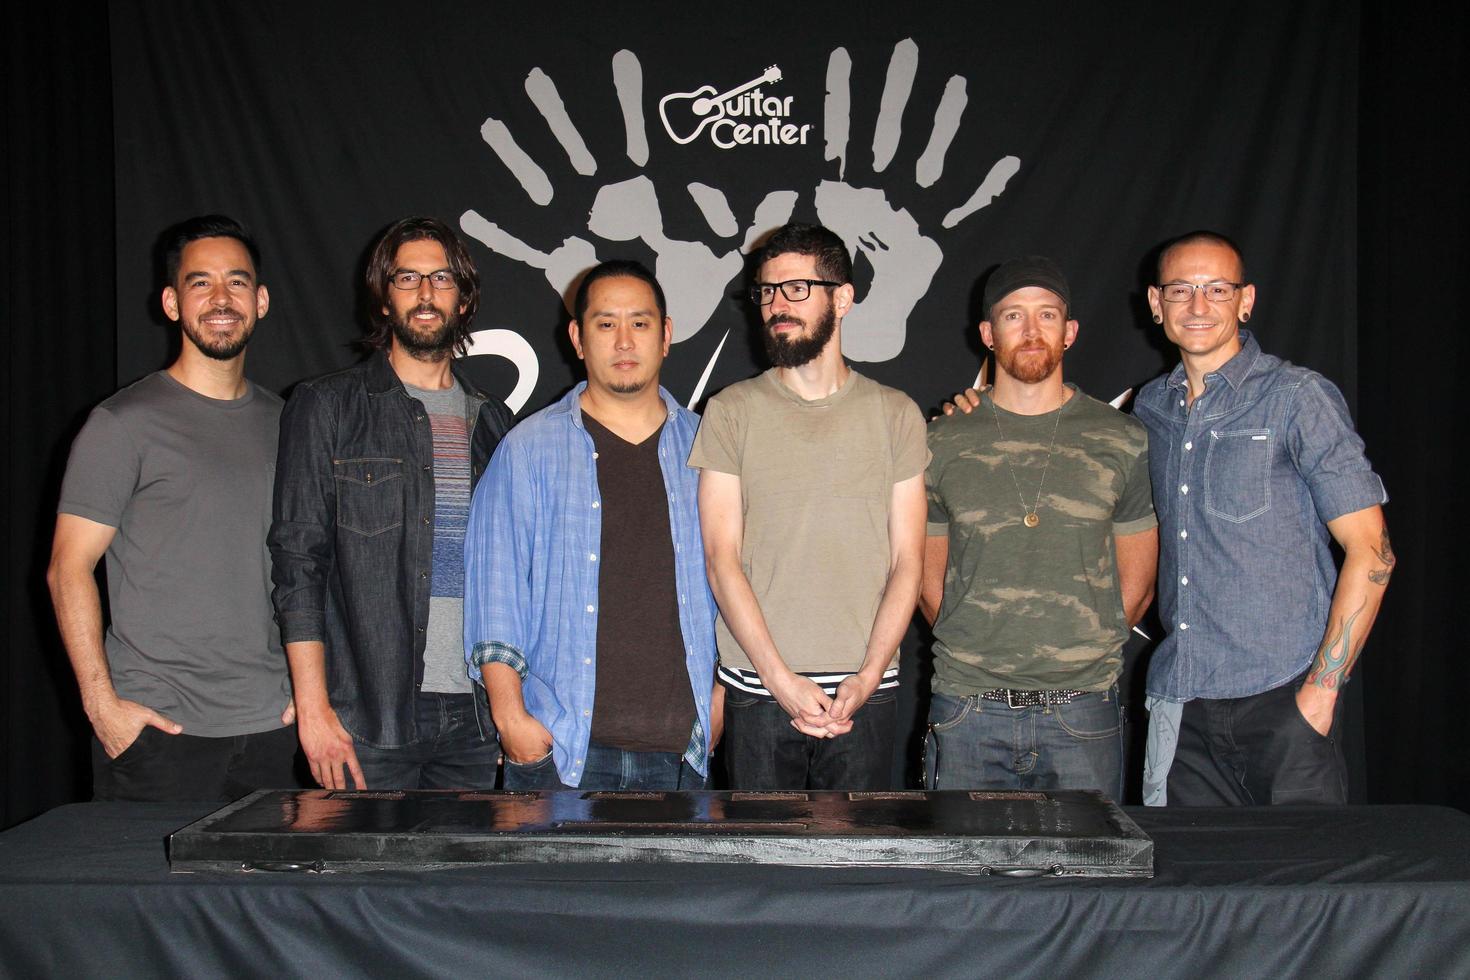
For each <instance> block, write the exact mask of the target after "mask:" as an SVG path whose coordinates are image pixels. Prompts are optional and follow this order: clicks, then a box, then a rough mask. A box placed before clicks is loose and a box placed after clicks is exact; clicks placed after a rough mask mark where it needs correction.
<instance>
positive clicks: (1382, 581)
mask: <svg viewBox="0 0 1470 980" xmlns="http://www.w3.org/2000/svg"><path fill="white" fill-rule="evenodd" d="M1373 557H1374V558H1376V559H1378V560H1379V561H1380V562H1382V563H1383V567H1382V568H1372V569H1369V570H1368V581H1370V582H1372V583H1373V584H1374V585H1387V584H1388V577H1389V576H1390V575H1392V574H1393V566H1394V562H1395V561H1397V560H1398V559H1396V558H1395V557H1394V555H1393V547H1392V546H1391V545H1389V543H1388V528H1384V529H1383V535H1382V536H1381V537H1380V538H1379V539H1378V547H1377V548H1374V549H1373Z"/></svg>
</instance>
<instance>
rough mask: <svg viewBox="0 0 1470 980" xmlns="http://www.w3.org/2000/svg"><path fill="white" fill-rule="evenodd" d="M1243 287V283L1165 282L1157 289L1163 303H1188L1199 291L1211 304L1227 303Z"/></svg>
mask: <svg viewBox="0 0 1470 980" xmlns="http://www.w3.org/2000/svg"><path fill="white" fill-rule="evenodd" d="M1244 285H1245V283H1243V282H1202V283H1192V282H1166V283H1164V284H1163V285H1162V286H1160V287H1159V296H1160V297H1162V298H1163V300H1164V302H1165V303H1188V302H1189V301H1191V300H1192V299H1194V291H1195V290H1196V289H1200V290H1203V291H1204V294H1205V299H1207V300H1209V301H1210V302H1211V303H1227V302H1229V301H1230V300H1232V299H1234V298H1235V291H1236V290H1237V289H1239V288H1240V287H1241V286H1244Z"/></svg>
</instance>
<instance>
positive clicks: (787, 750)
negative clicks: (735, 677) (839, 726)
mask: <svg viewBox="0 0 1470 980" xmlns="http://www.w3.org/2000/svg"><path fill="white" fill-rule="evenodd" d="M895 726H896V709H895V705H894V695H893V691H892V690H887V691H879V692H877V693H875V694H874V695H873V696H872V697H871V698H869V699H868V703H867V704H865V705H863V706H862V707H861V708H859V709H858V710H857V712H856V713H855V714H854V715H853V716H852V731H850V732H848V733H847V734H846V735H838V736H836V737H835V738H814V737H812V736H811V735H803V734H802V733H801V732H799V731H797V730H796V729H795V728H792V727H791V716H790V715H788V714H787V713H786V711H785V709H784V708H782V707H781V706H780V705H779V704H777V703H776V702H775V701H767V700H764V699H761V698H754V697H751V696H750V695H747V694H743V693H740V692H738V691H733V690H731V691H727V692H726V695H725V739H724V741H723V742H721V743H720V748H721V750H722V752H723V754H724V756H725V771H726V772H727V773H728V774H729V777H730V788H731V789H743V790H800V789H819V790H880V789H890V788H891V785H890V784H891V783H892V782H893V736H894V729H895Z"/></svg>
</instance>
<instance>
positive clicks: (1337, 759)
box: [1134, 231, 1394, 806]
mask: <svg viewBox="0 0 1470 980" xmlns="http://www.w3.org/2000/svg"><path fill="white" fill-rule="evenodd" d="M1255 299H1256V289H1255V286H1253V285H1250V284H1249V283H1248V282H1247V281H1246V276H1245V267H1244V260H1243V258H1242V256H1241V253H1240V249H1239V248H1238V247H1236V246H1235V244H1234V243H1233V242H1231V241H1230V240H1229V239H1228V238H1226V237H1224V236H1223V235H1219V234H1217V233H1214V232H1208V231H1202V232H1192V233H1190V234H1188V235H1184V236H1182V237H1180V238H1178V239H1175V240H1174V241H1173V242H1171V243H1170V244H1169V245H1168V246H1166V247H1165V248H1164V250H1163V251H1162V253H1161V254H1160V257H1159V267H1158V285H1155V286H1150V287H1149V289H1148V300H1149V306H1150V308H1151V309H1152V311H1153V318H1154V322H1156V323H1160V324H1162V325H1163V327H1164V332H1165V334H1167V336H1168V338H1169V340H1170V341H1172V342H1173V343H1174V345H1175V346H1177V347H1178V348H1179V354H1180V360H1181V363H1180V365H1179V366H1178V367H1177V368H1175V369H1174V370H1173V371H1172V372H1171V373H1169V374H1168V375H1166V376H1163V377H1159V378H1155V379H1154V380H1153V381H1151V382H1149V383H1148V384H1147V385H1145V386H1144V388H1143V390H1142V391H1140V392H1139V395H1138V399H1137V401H1136V403H1135V405H1134V414H1135V415H1136V416H1137V417H1138V418H1139V419H1140V420H1141V421H1142V422H1143V423H1144V424H1145V425H1147V426H1148V430H1149V468H1150V471H1151V476H1152V478H1153V487H1154V507H1155V509H1156V510H1157V512H1158V518H1159V529H1160V535H1159V539H1160V555H1159V586H1158V594H1159V603H1160V614H1161V617H1162V619H1163V621H1164V625H1165V628H1166V629H1167V630H1168V635H1167V636H1166V637H1165V638H1164V640H1163V642H1162V643H1160V645H1159V647H1158V649H1157V650H1156V651H1155V652H1154V655H1153V659H1152V661H1151V663H1150V664H1149V672H1148V693H1149V712H1150V724H1149V739H1148V758H1147V761H1146V764H1145V773H1144V802H1145V803H1152V804H1156V805H1157V804H1162V803H1164V802H1166V798H1167V802H1168V803H1169V804H1171V805H1185V806H1189V805H1252V804H1268V803H1269V804H1285V803H1343V802H1346V796H1347V790H1346V767H1345V765H1344V762H1343V758H1342V751H1341V747H1340V745H1339V739H1338V733H1339V729H1340V723H1341V699H1340V698H1339V694H1340V693H1341V690H1342V687H1343V685H1344V684H1345V683H1346V682H1347V678H1348V674H1349V672H1350V671H1351V670H1352V667H1353V663H1354V661H1355V660H1356V659H1357V656H1358V654H1359V652H1360V651H1361V650H1362V646H1363V641H1364V640H1365V639H1366V638H1367V635H1368V630H1369V628H1370V627H1371V626H1372V625H1373V619H1374V617H1375V616H1376V615H1377V613H1378V607H1379V604H1380V603H1381V602H1382V601H1383V592H1384V589H1385V588H1386V587H1387V585H1388V579H1389V576H1390V574H1391V573H1392V571H1393V567H1394V555H1393V551H1392V549H1391V548H1390V546H1389V539H1388V530H1387V528H1386V527H1385V525H1384V519H1383V510H1382V507H1381V504H1383V503H1384V502H1386V500H1387V496H1386V494H1385V493H1384V490H1383V484H1382V481H1381V480H1379V478H1378V476H1377V474H1375V473H1374V472H1373V470H1372V469H1371V467H1370V466H1369V463H1368V460H1367V458H1366V457H1365V456H1364V454H1363V441H1362V440H1361V439H1360V438H1359V437H1358V435H1357V433H1356V432H1355V431H1354V429H1353V424H1352V420H1351V419H1350V418H1349V416H1348V411H1347V405H1346V403H1345V402H1344V401H1343V398H1342V395H1341V393H1340V392H1339V391H1338V390H1337V388H1336V387H1335V386H1334V385H1333V384H1332V383H1331V382H1330V381H1328V380H1327V379H1326V378H1324V377H1322V376H1321V375H1319V374H1317V373H1316V372H1314V371H1311V370H1308V369H1306V368H1302V367H1297V366H1295V365H1293V364H1291V363H1289V362H1287V361H1283V360H1281V359H1280V358H1277V357H1272V356H1271V355H1269V354H1265V353H1263V352H1262V351H1261V348H1260V346H1259V344H1257V342H1256V340H1255V338H1254V337H1253V336H1252V335H1251V333H1250V331H1248V330H1245V329H1243V328H1242V326H1241V325H1242V324H1244V323H1245V322H1246V321H1248V320H1249V319H1250V317H1251V310H1252V308H1253V307H1254V305H1255ZM1329 535H1330V536H1331V538H1332V539H1333V540H1335V541H1336V542H1337V543H1338V544H1339V545H1340V546H1341V547H1342V549H1343V552H1344V555H1345V557H1344V560H1343V564H1342V569H1341V573H1340V574H1339V573H1338V570H1337V569H1336V568H1335V565H1334V562H1333V559H1332V553H1331V551H1330V548H1329V542H1328V537H1329ZM1166 781H1167V782H1166Z"/></svg>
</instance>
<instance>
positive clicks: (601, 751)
mask: <svg viewBox="0 0 1470 980" xmlns="http://www.w3.org/2000/svg"><path fill="white" fill-rule="evenodd" d="M573 306H574V310H573V313H574V316H573V319H572V321H571V323H570V324H569V325H568V332H569V333H570V335H571V340H572V346H573V347H575V348H576V351H577V356H578V357H580V358H581V359H582V360H583V361H584V362H585V363H586V365H587V380H586V382H584V383H582V384H580V385H577V386H576V387H575V388H573V389H572V391H571V392H570V393H568V394H567V396H566V397H565V398H563V399H561V400H560V401H559V402H557V403H556V404H554V405H552V406H550V407H549V408H546V409H543V410H542V411H540V412H537V413H536V414H535V415H532V416H531V417H530V418H528V419H526V420H525V421H524V422H522V423H521V424H520V425H519V426H517V427H516V428H514V429H512V430H511V432H510V434H509V435H507V436H506V438H505V440H504V441H503V442H502V443H501V445H500V448H499V449H498V450H496V453H495V456H494V458H493V459H492V460H491V462H490V468H489V469H488V470H487V471H486V474H485V478H484V480H483V481H482V482H481V483H480V486H479V488H478V489H477V490H476V491H475V495H474V501H473V503H472V504H471V507H470V523H469V530H468V532H467V534H466V536H465V651H466V659H467V660H468V661H469V663H470V665H471V666H472V667H473V668H474V669H476V670H478V671H479V674H480V677H481V680H482V681H483V683H484V685H485V689H486V691H487V692H488V694H489V698H490V710H491V713H492V714H493V715H494V718H495V725H496V728H497V730H498V731H499V733H500V743H501V747H502V749H503V750H504V754H505V779H504V785H505V787H506V788H507V789H561V788H566V787H580V788H582V789H590V790H620V789H622V790H635V789H701V788H703V787H704V785H705V781H706V778H707V775H708V760H709V753H710V747H711V746H712V745H713V744H714V742H716V741H718V740H719V735H720V727H721V714H722V712H721V708H722V703H721V700H720V699H718V695H717V694H716V690H717V687H718V685H716V684H715V678H714V671H715V634H714V617H715V606H714V598H713V596H712V595H711V594H710V591H709V585H708V583H707V582H706V580H705V572H704V547H703V543H702V540H701V538H700V532H699V513H698V509H697V496H698V489H699V479H698V475H697V474H696V473H695V471H694V470H691V469H689V468H688V467H686V466H685V465H684V463H685V460H686V459H687V458H688V456H689V448H690V445H691V444H692V443H693V441H694V433H695V431H696V429H697V428H698V425H699V417H698V416H697V415H695V414H694V413H693V412H690V411H688V410H687V409H684V408H682V407H680V405H679V404H678V402H676V401H674V399H673V397H672V396H671V395H669V393H668V392H666V391H664V390H663V389H662V388H660V387H659V384H658V376H659V370H660V368H661V367H662V365H663V360H664V357H665V356H666V355H667V354H668V352H669V344H670V341H671V339H672V330H673V325H672V321H671V320H670V319H669V318H668V316H666V315H665V309H666V307H665V304H664V293H663V290H662V289H661V288H660V287H659V284H658V282H657V280H655V279H654V277H653V275H652V273H650V272H649V271H648V270H647V269H646V268H645V267H643V266H642V265H640V264H638V263H636V262H628V261H614V262H604V263H602V264H601V265H599V266H597V267H596V268H594V269H593V270H592V271H591V272H589V273H588V274H587V275H586V276H585V277H584V278H583V280H582V283H581V286H580V287H579V288H578V290H577V295H576V299H575V301H574V303H573ZM604 572H606V574H603V573H604Z"/></svg>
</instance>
